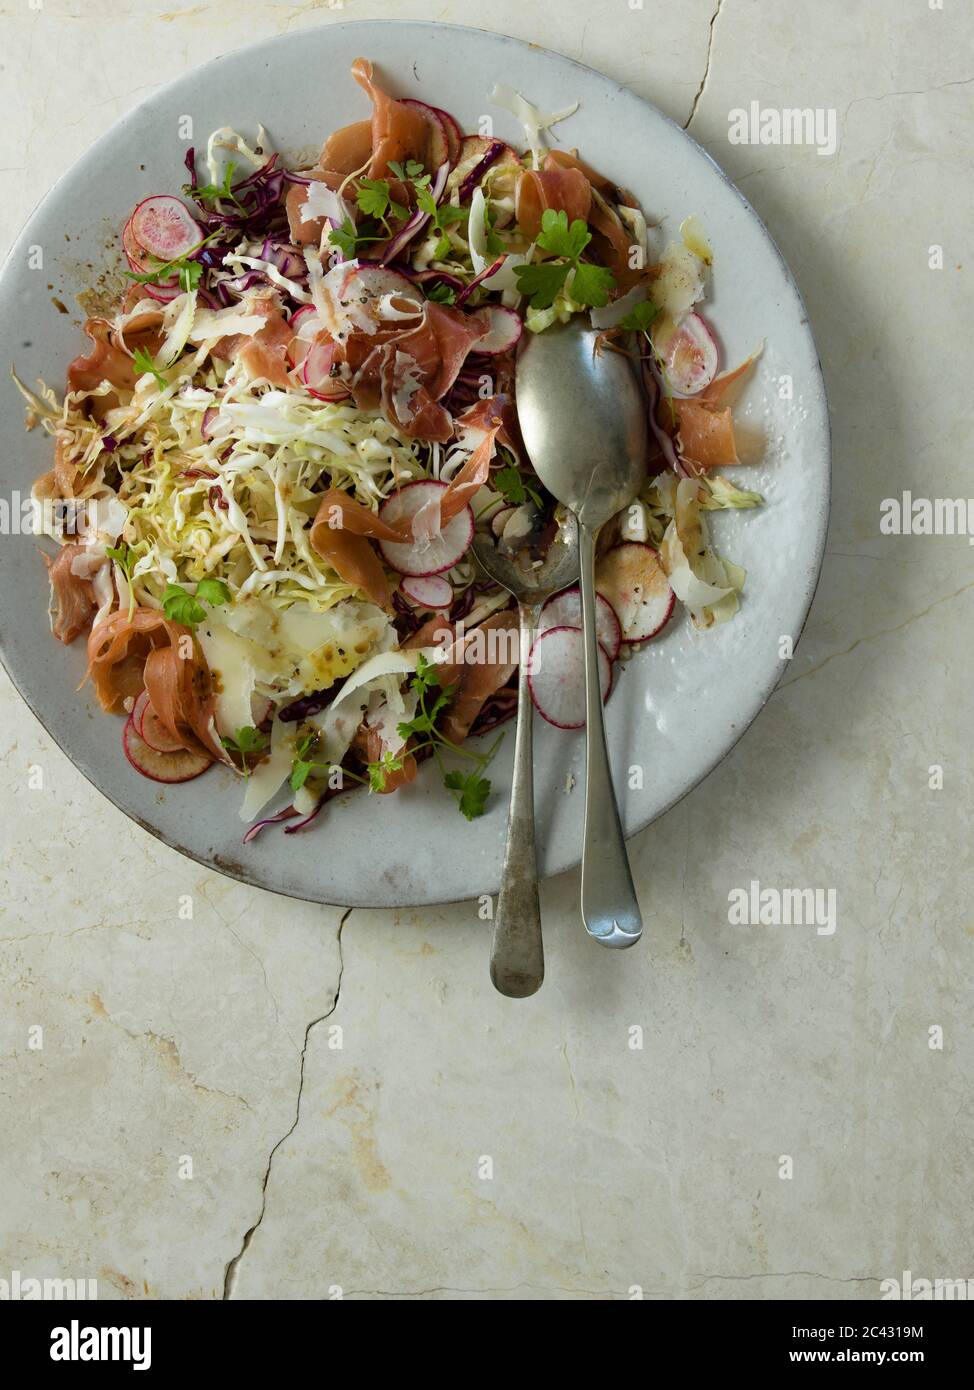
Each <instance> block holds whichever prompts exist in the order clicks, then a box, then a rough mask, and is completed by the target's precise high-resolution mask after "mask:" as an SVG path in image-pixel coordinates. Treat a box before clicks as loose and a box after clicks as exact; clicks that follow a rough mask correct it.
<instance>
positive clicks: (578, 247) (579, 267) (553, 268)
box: [515, 208, 616, 309]
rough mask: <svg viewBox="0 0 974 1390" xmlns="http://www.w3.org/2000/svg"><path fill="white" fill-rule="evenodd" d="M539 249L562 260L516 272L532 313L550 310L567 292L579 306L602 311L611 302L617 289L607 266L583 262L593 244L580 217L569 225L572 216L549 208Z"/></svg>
mask: <svg viewBox="0 0 974 1390" xmlns="http://www.w3.org/2000/svg"><path fill="white" fill-rule="evenodd" d="M536 240H537V245H538V246H539V247H540V248H541V249H542V251H549V252H550V253H551V254H552V256H557V257H558V258H559V259H558V260H555V261H540V262H538V263H537V264H536V265H519V266H518V267H517V269H516V271H515V274H516V276H517V287H518V289H519V290H520V292H521V293H522V294H525V295H528V296H529V298H530V302H531V308H532V309H549V308H550V307H551V305H552V304H554V302H555V300H556V299H557V297H558V294H559V292H560V291H561V290H562V289H563V288H565V285H566V281H568V277H569V275H571V283H570V284H569V285H568V287H567V292H568V294H570V295H571V297H572V299H573V300H574V301H575V303H576V304H581V305H590V306H592V307H593V308H597V309H601V308H602V307H603V306H604V305H606V304H608V302H609V291H610V290H611V289H614V288H615V283H616V282H615V277H614V276H613V275H612V272H611V271H609V270H606V269H605V267H604V266H600V265H591V264H590V263H589V262H588V261H582V260H581V259H580V257H581V255H582V252H583V251H584V250H585V248H586V246H588V244H589V242H590V241H591V240H592V233H591V232H590V231H589V229H588V227H587V225H586V224H585V222H584V221H583V220H582V219H581V218H580V217H576V218H575V220H574V222H572V224H571V226H569V225H568V214H567V213H566V212H564V211H559V212H555V210H554V208H546V209H545V211H544V212H543V213H542V214H541V231H540V232H539V233H538V236H537V239H536Z"/></svg>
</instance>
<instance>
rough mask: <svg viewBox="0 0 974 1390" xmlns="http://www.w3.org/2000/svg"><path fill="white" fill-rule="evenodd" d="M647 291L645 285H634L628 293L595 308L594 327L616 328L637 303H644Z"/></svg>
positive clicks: (593, 311) (593, 314) (593, 313)
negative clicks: (599, 307)
mask: <svg viewBox="0 0 974 1390" xmlns="http://www.w3.org/2000/svg"><path fill="white" fill-rule="evenodd" d="M647 293H648V292H647V288H646V286H645V285H633V287H632V289H631V290H630V291H629V292H628V294H624V295H623V296H622V298H621V299H616V300H614V301H613V302H612V303H611V304H606V305H604V306H603V307H602V308H601V309H593V310H592V315H591V317H592V327H593V328H615V326H616V324H617V323H619V322H621V320H622V319H624V318H625V317H626V315H627V314H629V313H632V311H633V309H634V308H635V307H636V305H637V304H642V302H643V300H644V299H646V297H647Z"/></svg>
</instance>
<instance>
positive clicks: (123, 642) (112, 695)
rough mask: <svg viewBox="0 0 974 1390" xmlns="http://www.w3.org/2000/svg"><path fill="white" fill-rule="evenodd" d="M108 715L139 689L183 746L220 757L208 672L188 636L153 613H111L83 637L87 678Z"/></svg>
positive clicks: (183, 629)
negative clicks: (86, 645)
mask: <svg viewBox="0 0 974 1390" xmlns="http://www.w3.org/2000/svg"><path fill="white" fill-rule="evenodd" d="M89 676H90V678H91V682H92V684H93V686H94V688H95V696H96V698H97V700H98V703H99V704H100V705H101V707H102V709H103V710H105V711H106V712H108V713H115V712H118V711H120V710H121V709H122V708H123V707H124V704H125V701H126V700H127V699H130V698H131V699H134V698H136V697H137V696H138V695H140V694H141V693H142V691H143V690H145V691H146V693H147V694H148V696H149V702H150V706H151V708H152V711H153V713H154V714H155V715H156V716H157V718H158V719H159V720H160V722H161V723H162V724H163V725H164V727H165V728H166V730H167V731H168V732H169V733H170V734H172V736H173V737H174V738H176V739H178V740H179V742H180V744H181V745H182V747H184V748H187V749H190V750H192V751H193V752H203V753H206V754H207V755H208V756H209V757H211V758H223V757H225V754H224V753H223V749H222V748H221V746H220V742H219V739H218V737H217V733H216V725H215V722H214V717H213V714H214V708H215V696H214V693H213V688H212V681H211V678H210V670H209V667H208V666H207V664H206V660H205V658H204V657H203V654H202V652H201V650H200V648H199V645H198V643H197V642H196V639H195V637H194V636H193V633H192V632H191V631H190V629H189V628H188V627H184V626H183V625H182V624H181V623H174V622H173V621H172V620H171V619H170V618H167V617H166V616H165V615H164V614H163V613H160V612H158V611H157V610H156V609H154V608H142V607H138V608H136V609H135V610H134V611H133V612H132V613H131V615H130V614H129V611H128V609H122V610H119V612H117V613H112V614H111V615H110V616H109V617H107V618H106V619H105V621H104V622H101V623H99V624H98V626H97V627H95V628H93V629H92V631H91V633H90V635H89V637H88V670H87V672H86V679H87V677H89Z"/></svg>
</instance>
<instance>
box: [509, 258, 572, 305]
mask: <svg viewBox="0 0 974 1390" xmlns="http://www.w3.org/2000/svg"><path fill="white" fill-rule="evenodd" d="M570 269H571V266H568V265H564V264H559V263H558V262H557V261H542V262H541V263H540V265H519V266H518V267H517V268H516V269H515V272H514V273H515V275H516V276H517V287H518V290H519V291H520V292H521V294H526V295H530V298H531V308H532V309H550V307H551V305H552V304H554V302H555V300H556V299H557V298H558V291H559V290H560V289H561V287H562V286H563V285H564V283H565V281H566V280H567V279H568V272H569V270H570Z"/></svg>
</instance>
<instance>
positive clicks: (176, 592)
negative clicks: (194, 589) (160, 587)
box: [162, 584, 206, 627]
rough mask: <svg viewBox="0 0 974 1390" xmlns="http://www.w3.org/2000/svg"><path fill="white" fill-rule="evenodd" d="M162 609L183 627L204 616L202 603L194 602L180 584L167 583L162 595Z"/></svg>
mask: <svg viewBox="0 0 974 1390" xmlns="http://www.w3.org/2000/svg"><path fill="white" fill-rule="evenodd" d="M162 611H163V612H164V613H165V615H166V617H167V618H169V619H171V621H172V622H174V623H182V624H183V626H184V627H194V626H195V625H196V624H197V623H201V622H202V621H203V619H204V618H205V617H206V610H205V609H204V608H203V605H202V604H200V603H197V602H196V599H195V598H194V597H193V595H192V594H190V593H187V591H186V590H185V589H184V588H183V586H182V585H181V584H169V585H167V587H166V592H165V593H164V594H163V596H162Z"/></svg>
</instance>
